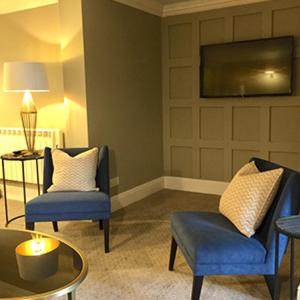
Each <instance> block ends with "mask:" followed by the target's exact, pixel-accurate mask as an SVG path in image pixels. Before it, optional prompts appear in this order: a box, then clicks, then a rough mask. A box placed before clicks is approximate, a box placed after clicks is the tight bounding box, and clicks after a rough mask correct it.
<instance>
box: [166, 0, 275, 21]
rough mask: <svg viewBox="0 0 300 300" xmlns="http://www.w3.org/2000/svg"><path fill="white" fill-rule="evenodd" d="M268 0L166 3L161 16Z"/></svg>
mask: <svg viewBox="0 0 300 300" xmlns="http://www.w3.org/2000/svg"><path fill="white" fill-rule="evenodd" d="M266 1H270V0H190V1H182V2H179V3H174V4H167V5H165V6H164V8H163V14H162V16H163V17H168V16H175V15H182V14H189V13H195V12H201V11H207V10H213V9H219V8H225V7H232V6H239V5H246V4H253V3H259V2H266Z"/></svg>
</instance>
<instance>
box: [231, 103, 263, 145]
mask: <svg viewBox="0 0 300 300" xmlns="http://www.w3.org/2000/svg"><path fill="white" fill-rule="evenodd" d="M232 130H233V132H232V135H233V140H234V141H249V142H253V141H255V142H256V141H259V140H260V108H259V107H233V127H232Z"/></svg>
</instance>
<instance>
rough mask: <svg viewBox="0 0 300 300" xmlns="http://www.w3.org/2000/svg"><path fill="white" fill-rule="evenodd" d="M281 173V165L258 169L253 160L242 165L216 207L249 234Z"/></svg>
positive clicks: (274, 188) (269, 202) (271, 194)
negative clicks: (279, 166) (271, 168)
mask: <svg viewBox="0 0 300 300" xmlns="http://www.w3.org/2000/svg"><path fill="white" fill-rule="evenodd" d="M255 169H256V170H255ZM282 174H283V169H282V168H279V169H275V170H270V171H265V172H260V171H259V170H258V169H257V168H256V166H255V164H254V163H253V162H252V163H249V164H247V165H245V166H244V167H243V168H241V169H240V171H239V172H238V173H237V174H236V175H235V176H234V178H233V179H232V181H231V182H230V184H229V186H228V187H227V189H226V190H225V192H224V193H223V195H222V197H221V200H220V205H219V211H220V212H221V213H222V214H223V215H224V216H225V217H226V218H228V219H229V220H230V221H231V222H232V223H233V224H234V225H235V226H236V227H237V229H238V230H239V231H240V232H241V233H242V234H244V235H245V236H247V237H251V236H252V235H253V234H254V233H255V230H256V229H257V228H258V227H259V226H260V224H261V222H262V221H263V219H264V217H265V215H266V213H267V211H268V209H269V207H270V206H271V204H272V202H273V199H274V197H275V195H276V193H277V190H278V186H279V183H280V179H281V177H282Z"/></svg>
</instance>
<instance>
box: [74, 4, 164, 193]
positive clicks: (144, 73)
mask: <svg viewBox="0 0 300 300" xmlns="http://www.w3.org/2000/svg"><path fill="white" fill-rule="evenodd" d="M82 8H83V29H84V45H85V70H86V93H87V113H88V133H89V143H90V145H101V144H107V145H109V147H110V150H111V151H110V171H111V178H114V177H116V176H118V177H119V179H120V185H119V189H118V190H117V191H116V190H114V191H113V192H114V193H117V192H122V191H126V190H128V189H130V188H133V187H135V186H138V185H140V184H143V183H145V182H148V181H150V180H152V179H156V178H158V177H161V176H162V175H163V154H162V153H163V151H162V99H161V94H162V93H161V19H160V18H159V17H157V16H153V15H150V14H147V13H144V12H142V11H139V10H137V9H134V8H131V7H129V6H125V5H123V4H119V3H117V2H114V1H111V0H101V1H99V0H84V1H82ZM78 125H80V124H78Z"/></svg>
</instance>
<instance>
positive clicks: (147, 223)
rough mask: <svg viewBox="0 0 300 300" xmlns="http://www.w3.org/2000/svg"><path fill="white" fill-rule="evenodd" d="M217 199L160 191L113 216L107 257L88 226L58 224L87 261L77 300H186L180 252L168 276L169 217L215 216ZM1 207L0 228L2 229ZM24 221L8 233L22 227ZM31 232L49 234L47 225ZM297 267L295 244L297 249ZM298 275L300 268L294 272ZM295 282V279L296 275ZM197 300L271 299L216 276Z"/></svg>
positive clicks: (254, 287)
mask: <svg viewBox="0 0 300 300" xmlns="http://www.w3.org/2000/svg"><path fill="white" fill-rule="evenodd" d="M217 207H218V197H216V196H211V195H202V194H195V193H187V192H179V191H170V190H163V191H160V192H158V193H156V194H154V195H152V196H150V197H148V198H145V199H143V200H141V201H139V202H137V203H134V204H132V205H130V206H128V207H126V208H125V209H123V210H119V211H117V212H116V213H114V215H113V218H112V222H111V252H110V253H109V254H106V255H105V254H104V253H103V236H102V234H103V233H102V232H100V231H99V229H98V224H97V223H93V222H62V223H59V227H60V232H59V233H58V235H59V236H61V237H63V238H65V239H67V240H69V241H70V242H72V243H74V244H75V245H76V246H78V247H79V248H81V249H82V250H83V251H84V253H85V254H86V256H87V258H88V262H89V273H88V276H87V278H86V280H85V281H84V282H83V283H82V284H81V285H80V287H79V288H78V290H77V299H79V300H93V299H105V300H114V299H118V300H119V299H122V300H135V299H137V300H154V299H157V300H163V299H164V300H173V299H178V300H185V299H190V292H191V286H192V274H191V271H190V269H189V268H188V266H187V265H186V263H185V261H184V259H183V257H182V255H181V254H180V252H179V253H178V255H177V260H176V264H175V271H174V272H169V271H168V257H169V246H170V229H169V217H170V214H171V213H172V211H176V210H202V211H204V210H206V211H214V210H217ZM3 211H4V208H3V203H1V205H0V226H3V224H4V212H3ZM22 211H23V209H22V204H21V203H20V202H15V201H10V212H11V213H13V214H16V215H17V214H19V213H21V212H22ZM23 222H24V219H20V220H17V221H15V222H13V223H12V224H11V225H10V228H23V227H24V224H23ZM36 230H39V231H44V232H47V233H51V234H53V231H52V226H51V224H37V226H36ZM296 247H297V248H296V253H297V259H296V262H299V257H300V255H299V251H298V249H299V245H298V244H297V245H296ZM288 270H289V269H288V263H287V259H286V260H285V261H284V263H283V266H282V268H281V270H280V273H281V279H282V291H281V298H280V299H288V297H289V296H288V295H289V294H288ZM297 274H298V275H299V268H298V267H297ZM298 277H299V276H298ZM201 299H203V300H211V299H215V300H219V299H222V300H223V299H224V300H227V299H228V300H237V299H247V300H250V299H270V297H269V294H268V291H267V288H266V285H265V283H264V280H263V278H262V277H261V276H234V277H229V276H226V277H225V276H218V277H217V276H215V277H206V278H205V279H204V284H203V289H202V294H201Z"/></svg>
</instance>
